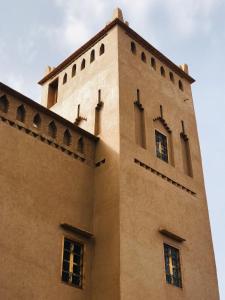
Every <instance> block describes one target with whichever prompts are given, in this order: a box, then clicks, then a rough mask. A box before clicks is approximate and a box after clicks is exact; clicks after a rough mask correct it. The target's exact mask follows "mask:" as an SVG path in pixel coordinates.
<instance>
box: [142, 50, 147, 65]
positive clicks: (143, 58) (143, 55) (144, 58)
mask: <svg viewBox="0 0 225 300" xmlns="http://www.w3.org/2000/svg"><path fill="white" fill-rule="evenodd" d="M141 60H142V61H143V62H145V63H146V55H145V53H144V52H142V53H141Z"/></svg>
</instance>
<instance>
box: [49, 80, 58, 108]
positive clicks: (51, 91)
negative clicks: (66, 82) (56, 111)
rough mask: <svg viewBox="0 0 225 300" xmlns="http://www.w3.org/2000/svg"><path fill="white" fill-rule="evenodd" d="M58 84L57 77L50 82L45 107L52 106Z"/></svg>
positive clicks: (56, 94)
mask: <svg viewBox="0 0 225 300" xmlns="http://www.w3.org/2000/svg"><path fill="white" fill-rule="evenodd" d="M58 85H59V80H58V78H57V79H55V80H54V81H53V82H51V83H50V84H49V86H48V105H47V107H48V108H50V107H52V106H53V105H54V104H55V103H56V102H57V99H58Z"/></svg>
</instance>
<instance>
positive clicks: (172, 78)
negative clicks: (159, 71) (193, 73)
mask: <svg viewBox="0 0 225 300" xmlns="http://www.w3.org/2000/svg"><path fill="white" fill-rule="evenodd" d="M170 81H172V82H174V76H173V73H172V72H170Z"/></svg>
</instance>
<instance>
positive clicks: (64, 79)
mask: <svg viewBox="0 0 225 300" xmlns="http://www.w3.org/2000/svg"><path fill="white" fill-rule="evenodd" d="M66 82H67V74H66V73H65V74H64V76H63V84H65V83H66Z"/></svg>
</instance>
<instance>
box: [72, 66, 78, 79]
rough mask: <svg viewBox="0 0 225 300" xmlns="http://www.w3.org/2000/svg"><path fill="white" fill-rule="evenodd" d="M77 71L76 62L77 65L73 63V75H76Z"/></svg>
mask: <svg viewBox="0 0 225 300" xmlns="http://www.w3.org/2000/svg"><path fill="white" fill-rule="evenodd" d="M76 71H77V66H76V64H75V65H73V67H72V77H74V76H75V75H76Z"/></svg>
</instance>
